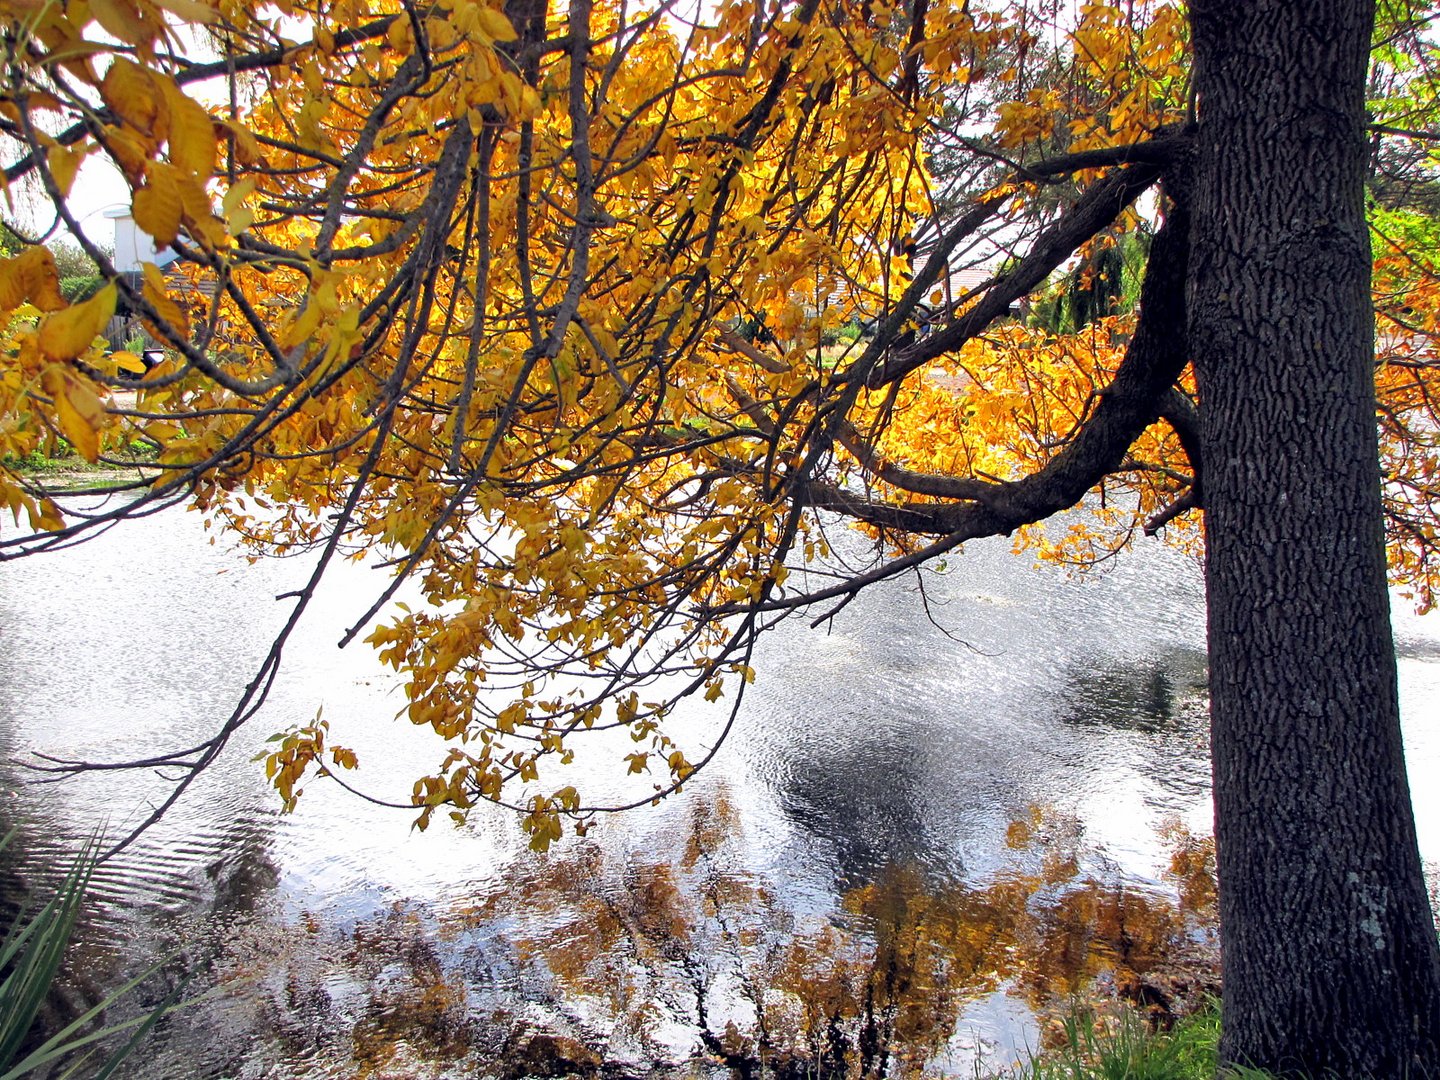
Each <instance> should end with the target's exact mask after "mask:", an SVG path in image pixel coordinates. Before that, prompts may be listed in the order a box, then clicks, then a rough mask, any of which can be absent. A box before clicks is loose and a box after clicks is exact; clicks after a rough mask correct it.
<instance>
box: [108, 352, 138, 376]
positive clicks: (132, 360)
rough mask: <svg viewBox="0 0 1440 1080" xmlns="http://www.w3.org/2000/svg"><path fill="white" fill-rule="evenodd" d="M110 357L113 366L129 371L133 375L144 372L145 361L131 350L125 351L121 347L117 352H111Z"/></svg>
mask: <svg viewBox="0 0 1440 1080" xmlns="http://www.w3.org/2000/svg"><path fill="white" fill-rule="evenodd" d="M110 359H111V360H113V361H114V362H115V366H116V367H118V368H119V369H120V370H121V371H129V372H131V373H132V374H135V375H144V374H145V361H144V360H142V359H141V358H140V357H139V356H137V355H136V354H135V353H133V352H127V351H125V350H123V349H122V350H120V351H119V352H112V353H111V354H110Z"/></svg>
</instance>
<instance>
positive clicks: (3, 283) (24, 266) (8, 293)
mask: <svg viewBox="0 0 1440 1080" xmlns="http://www.w3.org/2000/svg"><path fill="white" fill-rule="evenodd" d="M27 301H28V302H29V303H32V304H34V305H35V306H36V307H37V308H39V309H40V310H41V311H59V310H60V309H61V308H63V307H64V306H65V298H64V297H63V296H61V295H60V274H59V271H57V270H56V269H55V256H53V255H51V254H50V250H49V249H48V248H45V247H42V246H40V245H39V244H36V245H33V246H31V247H27V248H26V249H25V250H24V251H22V252H21V253H20V254H19V255H16V256H15V257H14V258H13V259H0V311H13V310H14V309H15V308H17V307H19V306H20V305H21V304H23V303H26V302H27Z"/></svg>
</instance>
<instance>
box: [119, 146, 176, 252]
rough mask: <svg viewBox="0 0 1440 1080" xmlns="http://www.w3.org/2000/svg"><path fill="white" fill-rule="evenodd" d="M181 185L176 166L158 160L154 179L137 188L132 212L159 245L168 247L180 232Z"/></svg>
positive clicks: (151, 170) (153, 169)
mask: <svg viewBox="0 0 1440 1080" xmlns="http://www.w3.org/2000/svg"><path fill="white" fill-rule="evenodd" d="M182 210H183V206H182V204H181V201H180V185H179V183H178V182H177V181H176V179H175V174H174V171H173V170H172V169H170V168H169V167H167V166H165V165H163V164H157V165H156V166H155V167H152V168H151V169H150V181H149V183H147V184H146V185H145V186H144V187H142V188H140V189H138V190H137V191H136V192H135V198H134V199H133V200H132V201H131V203H130V212H131V213H132V214H133V215H134V217H135V224H136V225H139V226H140V228H142V229H144V230H145V231H146V232H147V233H149V234H150V236H151V238H152V239H153V240H154V241H155V246H156V247H166V246H167V245H169V244H170V243H171V242H173V241H174V239H175V237H176V236H177V235H179V233H180V215H181V212H182Z"/></svg>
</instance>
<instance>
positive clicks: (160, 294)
mask: <svg viewBox="0 0 1440 1080" xmlns="http://www.w3.org/2000/svg"><path fill="white" fill-rule="evenodd" d="M141 273H143V274H144V282H143V284H142V285H141V287H140V292H141V295H142V296H144V297H145V300H146V302H147V303H149V305H150V306H151V307H153V308H154V309H155V311H156V312H157V313H158V314H159V316H160V318H162V319H164V320H165V322H167V323H169V324H170V326H171V328H172V329H174V330H175V331H176V332H177V333H178V334H180V336H181V337H188V336H189V335H190V321H189V319H188V318H186V315H185V309H184V308H182V307H181V306H180V305H179V304H177V303H176V302H175V301H174V300H172V299H171V298H170V296H169V294H168V293H166V291H165V275H164V274H163V273H161V271H160V268H159V267H158V266H156V265H155V264H154V263H145V264H144V265H143V267H142V268H141Z"/></svg>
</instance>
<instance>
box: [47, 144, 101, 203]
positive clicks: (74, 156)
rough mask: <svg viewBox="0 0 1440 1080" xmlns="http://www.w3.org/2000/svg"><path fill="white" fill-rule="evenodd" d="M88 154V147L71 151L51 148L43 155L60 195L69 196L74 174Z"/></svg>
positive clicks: (57, 147)
mask: <svg viewBox="0 0 1440 1080" xmlns="http://www.w3.org/2000/svg"><path fill="white" fill-rule="evenodd" d="M89 152H90V148H89V147H88V146H79V147H76V148H75V149H73V150H67V149H65V147H63V146H52V147H51V148H50V151H49V153H47V154H46V155H45V161H46V164H48V165H49V166H50V175H51V176H52V177H54V178H55V186H56V187H58V188H59V189H60V194H62V195H69V194H70V188H71V187H72V186H74V184H75V173H76V171H77V170H79V168H80V163H81V162H82V161H84V160H85V155H86V154H88V153H89Z"/></svg>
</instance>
